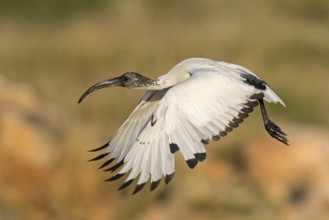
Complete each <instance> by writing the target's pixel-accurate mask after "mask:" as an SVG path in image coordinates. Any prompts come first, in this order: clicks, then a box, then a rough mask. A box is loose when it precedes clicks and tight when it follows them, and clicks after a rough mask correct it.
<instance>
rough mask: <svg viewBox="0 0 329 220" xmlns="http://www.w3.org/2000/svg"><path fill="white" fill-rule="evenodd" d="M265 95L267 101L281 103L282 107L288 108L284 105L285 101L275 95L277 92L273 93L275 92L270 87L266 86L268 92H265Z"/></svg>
mask: <svg viewBox="0 0 329 220" xmlns="http://www.w3.org/2000/svg"><path fill="white" fill-rule="evenodd" d="M264 95H265V97H264V100H265V101H267V102H274V103H278V102H279V103H280V104H281V105H283V106H284V107H286V104H285V103H284V101H282V99H281V98H280V97H279V96H278V95H277V94H275V92H273V90H272V89H271V88H270V87H269V86H268V85H266V90H265V92H264Z"/></svg>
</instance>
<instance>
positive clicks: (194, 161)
mask: <svg viewBox="0 0 329 220" xmlns="http://www.w3.org/2000/svg"><path fill="white" fill-rule="evenodd" d="M186 163H187V165H188V166H189V168H191V169H193V168H194V167H195V166H196V165H197V164H198V159H196V158H193V159H189V160H187V161H186Z"/></svg>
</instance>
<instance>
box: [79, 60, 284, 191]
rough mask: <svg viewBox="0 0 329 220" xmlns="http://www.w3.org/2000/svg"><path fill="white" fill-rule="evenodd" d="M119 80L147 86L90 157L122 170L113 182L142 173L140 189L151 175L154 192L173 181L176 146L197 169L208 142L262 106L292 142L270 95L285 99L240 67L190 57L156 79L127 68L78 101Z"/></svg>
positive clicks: (276, 133)
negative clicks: (277, 118)
mask: <svg viewBox="0 0 329 220" xmlns="http://www.w3.org/2000/svg"><path fill="white" fill-rule="evenodd" d="M114 86H119V87H126V88H130V89H143V90H146V92H145V94H144V95H143V97H142V98H141V100H140V102H139V104H138V105H137V107H136V108H135V110H134V111H133V112H132V113H131V114H130V116H129V117H128V119H127V120H126V121H125V122H124V123H123V124H122V126H121V127H120V128H119V130H118V131H117V133H116V134H115V135H114V136H113V137H112V138H111V140H110V141H108V142H107V143H106V144H105V145H103V146H101V147H98V148H96V149H93V150H91V151H92V152H96V151H98V152H99V151H101V153H100V155H99V156H97V157H95V158H93V159H91V160H90V161H95V160H99V159H103V160H104V159H105V160H104V163H103V164H102V165H101V167H100V169H101V168H103V169H105V171H110V172H115V173H114V174H113V176H111V178H109V179H107V181H114V180H117V179H119V178H121V177H123V176H126V177H125V180H124V182H123V184H122V185H121V187H120V188H119V190H122V189H124V188H126V187H128V186H129V185H131V184H132V183H133V181H134V180H135V179H136V181H137V182H136V184H135V189H134V191H133V194H135V193H137V192H139V191H140V190H141V189H143V187H144V186H145V185H146V183H147V182H148V181H149V180H150V190H151V191H153V190H154V189H155V188H157V187H158V185H159V183H160V181H161V179H164V182H165V184H168V183H169V182H170V181H171V180H172V178H173V176H174V173H175V157H174V154H175V152H177V151H179V152H180V153H181V154H182V156H183V157H184V159H185V161H186V163H187V165H188V166H189V167H190V168H194V167H195V166H196V165H197V164H198V162H201V161H203V160H205V159H206V149H205V145H206V144H208V143H209V141H210V140H213V141H217V140H220V139H221V138H222V137H224V136H226V135H227V134H228V132H231V131H232V130H233V129H234V128H236V127H238V126H239V124H240V123H242V122H243V120H244V119H245V118H247V117H248V115H249V113H250V112H252V111H253V109H254V108H255V107H256V106H258V105H259V106H260V109H261V114H262V118H263V122H264V126H265V129H266V131H267V132H268V133H269V134H270V136H272V137H273V138H275V139H276V140H278V141H280V142H282V143H283V144H286V145H288V139H287V135H286V134H285V133H284V132H283V131H282V130H281V129H280V127H279V126H278V125H276V124H275V123H274V122H272V121H271V120H270V119H269V117H268V114H267V112H266V109H265V105H264V101H266V102H269V103H280V104H281V105H283V106H285V103H284V102H283V101H282V99H281V98H280V97H279V96H278V95H277V94H276V93H274V92H273V90H272V89H271V88H270V87H269V85H268V84H267V83H266V82H265V81H263V80H262V79H261V78H260V77H258V76H257V75H256V74H254V73H252V72H251V71H250V70H249V69H247V68H245V67H242V66H240V65H236V64H231V63H227V62H220V61H214V60H211V59H206V58H190V59H186V60H184V61H182V62H180V63H179V64H177V65H176V66H175V67H174V68H172V69H171V70H170V71H169V72H168V73H167V74H165V75H163V76H160V77H159V78H157V79H155V80H152V79H150V78H147V77H145V76H142V75H140V74H138V73H136V72H127V73H124V74H123V75H121V76H119V77H115V78H112V79H108V80H104V81H101V82H99V83H96V84H95V85H93V86H92V87H90V88H89V89H88V90H87V91H86V92H84V93H83V94H82V96H81V98H80V99H79V101H78V102H79V103H80V102H81V101H82V100H84V98H85V97H86V96H87V95H89V94H90V93H92V92H94V91H96V90H99V89H102V88H107V87H114ZM111 163H112V164H111ZM110 164H111V166H110Z"/></svg>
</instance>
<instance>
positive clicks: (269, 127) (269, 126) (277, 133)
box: [258, 99, 289, 145]
mask: <svg viewBox="0 0 329 220" xmlns="http://www.w3.org/2000/svg"><path fill="white" fill-rule="evenodd" d="M258 102H259V104H260V109H261V111H262V116H263V121H264V126H265V129H266V131H267V132H268V133H269V134H270V135H271V136H272V137H273V138H275V139H277V140H278V141H281V142H282V143H284V144H285V145H289V144H288V139H287V137H286V136H287V135H286V134H285V133H284V132H283V131H281V128H280V127H279V126H277V125H276V124H274V122H272V121H271V120H270V119H269V118H268V116H267V113H266V109H265V105H264V101H263V99H258Z"/></svg>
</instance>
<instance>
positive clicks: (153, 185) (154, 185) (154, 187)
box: [150, 179, 161, 192]
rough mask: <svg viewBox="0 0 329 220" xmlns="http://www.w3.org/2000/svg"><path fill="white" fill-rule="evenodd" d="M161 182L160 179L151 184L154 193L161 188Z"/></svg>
mask: <svg viewBox="0 0 329 220" xmlns="http://www.w3.org/2000/svg"><path fill="white" fill-rule="evenodd" d="M160 182H161V179H159V180H157V181H155V182H151V186H150V191H151V192H152V191H153V190H155V189H156V188H157V187H158V186H159V184H160Z"/></svg>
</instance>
